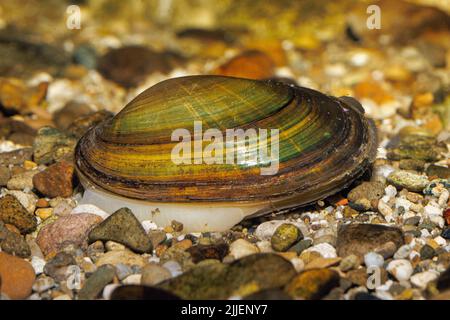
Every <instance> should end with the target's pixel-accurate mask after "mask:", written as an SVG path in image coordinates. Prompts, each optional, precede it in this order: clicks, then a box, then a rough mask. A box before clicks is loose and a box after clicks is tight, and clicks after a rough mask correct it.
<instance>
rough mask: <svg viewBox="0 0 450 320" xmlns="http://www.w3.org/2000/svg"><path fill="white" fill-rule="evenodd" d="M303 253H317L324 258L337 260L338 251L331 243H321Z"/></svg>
mask: <svg viewBox="0 0 450 320" xmlns="http://www.w3.org/2000/svg"><path fill="white" fill-rule="evenodd" d="M303 252H317V253H319V254H320V255H321V256H322V257H323V258H336V257H337V254H336V249H335V248H334V247H333V246H332V245H331V244H329V243H319V244H316V245H314V246H312V247H310V248H308V249H306V250H305V251H303Z"/></svg>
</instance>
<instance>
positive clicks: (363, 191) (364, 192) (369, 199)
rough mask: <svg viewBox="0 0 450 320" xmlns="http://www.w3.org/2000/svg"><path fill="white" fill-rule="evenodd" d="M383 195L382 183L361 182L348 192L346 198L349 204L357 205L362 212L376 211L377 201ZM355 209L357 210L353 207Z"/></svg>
mask: <svg viewBox="0 0 450 320" xmlns="http://www.w3.org/2000/svg"><path fill="white" fill-rule="evenodd" d="M383 194H384V184H383V183H381V182H363V183H362V184H360V185H359V186H357V187H356V188H354V189H352V190H351V191H350V192H349V194H348V196H347V198H348V200H349V201H350V202H352V203H354V204H356V205H359V207H362V209H363V210H369V209H372V210H376V208H377V204H378V200H379V199H380V198H381V197H382V196H383ZM359 207H358V208H359ZM355 209H357V207H355ZM357 210H358V209H357Z"/></svg>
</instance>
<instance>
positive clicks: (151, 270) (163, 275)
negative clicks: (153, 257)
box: [141, 263, 172, 286]
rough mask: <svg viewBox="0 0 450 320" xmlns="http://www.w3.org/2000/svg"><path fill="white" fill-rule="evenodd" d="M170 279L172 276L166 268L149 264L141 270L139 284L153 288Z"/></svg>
mask: <svg viewBox="0 0 450 320" xmlns="http://www.w3.org/2000/svg"><path fill="white" fill-rule="evenodd" d="M171 277H172V274H171V273H170V271H169V270H167V269H166V268H164V267H161V266H159V265H157V264H155V263H149V264H147V265H145V266H144V267H143V268H142V278H141V284H142V285H146V286H153V285H156V284H158V283H160V282H163V281H164V280H167V279H170V278H171Z"/></svg>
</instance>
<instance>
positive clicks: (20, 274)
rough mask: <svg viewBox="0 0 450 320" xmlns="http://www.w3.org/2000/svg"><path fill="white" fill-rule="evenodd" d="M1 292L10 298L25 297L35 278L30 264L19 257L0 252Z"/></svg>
mask: <svg viewBox="0 0 450 320" xmlns="http://www.w3.org/2000/svg"><path fill="white" fill-rule="evenodd" d="M0 279H1V292H2V293H4V294H6V295H7V296H8V297H9V298H10V299H25V298H27V297H28V296H29V295H30V294H31V290H32V286H33V283H34V280H35V273H34V269H33V267H32V266H31V264H30V263H29V262H27V261H25V260H23V259H21V258H18V257H14V256H12V255H9V254H7V253H4V252H0Z"/></svg>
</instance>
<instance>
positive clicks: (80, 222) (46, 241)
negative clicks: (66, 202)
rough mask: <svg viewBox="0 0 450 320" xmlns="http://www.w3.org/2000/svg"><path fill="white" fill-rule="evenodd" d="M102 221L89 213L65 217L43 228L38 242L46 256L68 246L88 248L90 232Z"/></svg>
mask: <svg viewBox="0 0 450 320" xmlns="http://www.w3.org/2000/svg"><path fill="white" fill-rule="evenodd" d="M101 220H102V219H101V218H100V217H99V216H97V215H93V214H89V213H84V214H76V215H67V216H63V217H61V218H59V219H57V220H56V221H55V222H53V223H50V224H48V225H46V226H45V227H43V228H42V229H41V230H40V231H39V233H38V236H37V238H36V242H37V244H38V245H39V247H40V248H41V250H42V252H43V253H44V255H48V254H50V253H52V252H54V253H56V252H59V251H60V250H62V249H63V247H64V246H67V245H68V244H74V245H76V246H79V247H84V248H86V247H87V235H88V233H89V231H90V230H91V229H92V228H93V226H95V225H96V224H98V223H100V222H101Z"/></svg>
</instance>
